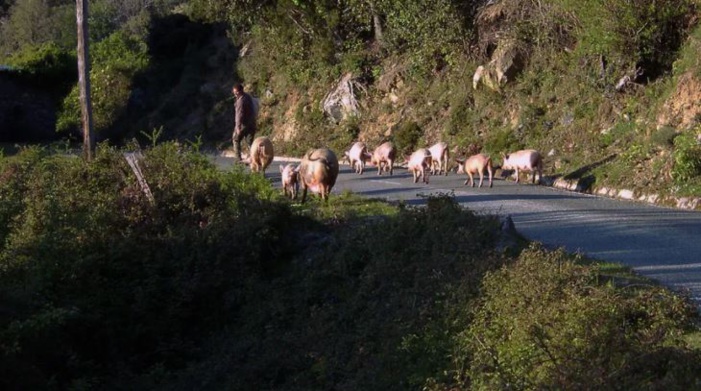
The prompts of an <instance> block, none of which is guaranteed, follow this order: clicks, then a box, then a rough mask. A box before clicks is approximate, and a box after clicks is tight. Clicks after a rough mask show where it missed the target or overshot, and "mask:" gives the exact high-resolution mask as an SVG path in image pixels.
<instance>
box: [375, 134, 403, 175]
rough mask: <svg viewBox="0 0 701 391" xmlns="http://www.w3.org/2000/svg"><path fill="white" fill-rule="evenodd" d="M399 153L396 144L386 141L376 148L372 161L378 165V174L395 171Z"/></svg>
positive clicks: (390, 173)
mask: <svg viewBox="0 0 701 391" xmlns="http://www.w3.org/2000/svg"><path fill="white" fill-rule="evenodd" d="M396 155H397V150H396V149H395V148H394V144H392V143H391V142H389V141H388V142H386V143H383V144H381V145H380V146H378V147H377V148H375V150H374V151H373V152H372V157H371V158H370V162H371V163H372V164H374V165H376V166H377V175H382V171H383V170H384V171H389V175H392V174H393V173H394V159H395V157H396Z"/></svg>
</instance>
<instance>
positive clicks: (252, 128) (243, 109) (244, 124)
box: [231, 83, 256, 162]
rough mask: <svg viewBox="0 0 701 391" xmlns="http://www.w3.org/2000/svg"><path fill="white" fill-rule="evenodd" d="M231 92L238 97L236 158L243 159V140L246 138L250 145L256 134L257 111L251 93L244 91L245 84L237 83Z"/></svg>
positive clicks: (235, 137) (234, 137) (234, 138)
mask: <svg viewBox="0 0 701 391" xmlns="http://www.w3.org/2000/svg"><path fill="white" fill-rule="evenodd" d="M231 92H232V93H233V94H234V96H235V97H236V105H235V109H236V110H235V111H236V117H235V121H236V123H235V124H234V136H233V141H234V160H235V161H236V162H240V161H241V140H243V139H246V142H247V143H248V147H249V148H250V147H251V144H253V139H254V138H255V135H256V112H255V108H254V106H253V98H251V95H249V94H247V93H246V92H244V91H243V85H241V83H236V84H235V85H234V88H233V89H232V90H231Z"/></svg>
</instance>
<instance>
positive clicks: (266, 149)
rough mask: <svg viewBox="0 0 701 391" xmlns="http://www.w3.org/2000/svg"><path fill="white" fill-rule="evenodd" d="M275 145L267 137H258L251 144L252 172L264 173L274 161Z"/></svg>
mask: <svg viewBox="0 0 701 391" xmlns="http://www.w3.org/2000/svg"><path fill="white" fill-rule="evenodd" d="M274 156H275V152H274V150H273V143H272V142H271V141H270V139H269V138H267V137H265V136H261V137H257V138H256V139H255V140H253V143H252V144H251V172H261V171H262V172H263V176H265V169H267V168H268V166H269V165H270V163H272V161H273V157H274Z"/></svg>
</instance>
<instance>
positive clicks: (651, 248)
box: [217, 157, 701, 306]
mask: <svg viewBox="0 0 701 391" xmlns="http://www.w3.org/2000/svg"><path fill="white" fill-rule="evenodd" d="M217 164H218V165H219V166H220V167H223V168H225V167H227V166H229V167H230V165H231V160H229V159H226V158H221V157H220V158H217ZM279 164H280V163H279V162H274V163H273V165H272V166H271V167H269V168H268V170H267V172H268V177H269V178H270V179H271V180H272V181H273V183H274V184H275V185H277V186H279V184H280V175H279V169H278V165H279ZM466 178H467V176H466V175H458V174H455V173H450V174H449V175H448V176H431V177H430V184H429V185H424V184H422V183H417V184H414V183H413V180H412V176H411V174H410V173H409V172H408V171H407V170H405V169H401V168H396V169H395V170H394V175H393V176H391V177H390V176H387V175H382V176H377V171H376V170H374V167H369V169H368V170H366V172H365V173H364V174H363V175H358V174H355V173H353V172H352V171H351V169H350V167H349V166H347V165H341V172H340V174H339V178H338V181H337V182H336V186H335V187H334V189H333V191H332V193H331V194H332V196H333V194H334V193H335V194H338V193H340V192H342V191H344V190H350V191H352V192H354V193H357V194H360V195H364V196H368V197H373V198H382V199H388V200H404V201H405V202H406V203H407V204H414V205H420V204H423V203H424V202H425V201H426V197H425V195H428V194H436V193H450V192H453V193H454V194H455V199H456V200H457V201H458V202H459V203H460V204H461V205H463V206H465V207H467V208H469V209H471V210H473V211H475V212H477V213H484V214H497V215H502V216H505V215H510V216H511V218H512V220H513V222H514V225H515V227H516V230H517V231H518V232H519V233H520V234H522V235H523V236H525V237H526V238H528V239H530V240H535V241H538V242H541V243H543V244H545V245H546V246H548V247H553V248H554V247H564V248H565V249H566V250H567V251H569V252H581V253H583V254H586V255H587V256H590V257H593V258H596V259H600V260H605V261H611V262H619V263H622V264H625V265H628V266H630V267H632V268H633V269H634V270H635V271H637V272H638V273H640V274H642V275H644V276H647V277H650V278H652V279H655V280H657V281H659V282H661V283H662V284H664V285H666V286H668V287H670V288H672V289H675V290H688V292H689V293H690V296H691V297H692V298H693V300H695V301H696V303H697V304H699V306H701V213H700V212H695V211H686V210H676V209H671V208H664V207H657V206H652V205H648V204H642V203H634V202H629V201H622V200H614V199H609V198H603V197H599V196H593V195H588V194H582V193H573V192H569V191H566V190H561V189H556V188H551V187H546V186H537V185H531V184H529V183H527V182H526V183H522V184H516V183H514V182H513V181H505V180H501V179H498V180H495V181H494V187H492V188H488V187H486V185H485V186H483V187H482V188H481V189H478V188H470V187H467V186H464V185H463V183H464V182H465V179H466ZM485 183H486V179H485Z"/></svg>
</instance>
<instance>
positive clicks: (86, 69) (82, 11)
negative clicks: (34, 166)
mask: <svg viewBox="0 0 701 391" xmlns="http://www.w3.org/2000/svg"><path fill="white" fill-rule="evenodd" d="M88 15H89V14H88V1H87V0H76V22H77V27H78V86H79V88H80V112H81V119H82V120H81V123H82V127H83V156H84V157H85V159H87V160H92V158H93V155H94V153H95V136H94V135H93V126H92V105H91V103H90V50H89V42H88V41H89V40H88Z"/></svg>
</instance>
